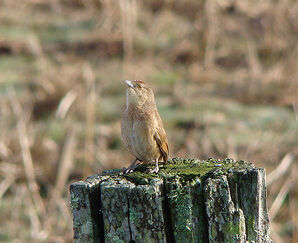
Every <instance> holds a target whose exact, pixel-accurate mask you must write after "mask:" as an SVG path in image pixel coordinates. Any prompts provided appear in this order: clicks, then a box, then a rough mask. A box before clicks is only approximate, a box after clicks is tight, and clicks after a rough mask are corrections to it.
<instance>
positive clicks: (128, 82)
mask: <svg viewBox="0 0 298 243" xmlns="http://www.w3.org/2000/svg"><path fill="white" fill-rule="evenodd" d="M125 83H126V84H127V85H128V86H129V87H131V88H133V87H134V86H133V83H132V82H131V81H130V80H125Z"/></svg>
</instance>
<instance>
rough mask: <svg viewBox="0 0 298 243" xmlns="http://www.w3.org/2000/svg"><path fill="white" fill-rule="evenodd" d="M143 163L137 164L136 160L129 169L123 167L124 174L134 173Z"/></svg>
mask: <svg viewBox="0 0 298 243" xmlns="http://www.w3.org/2000/svg"><path fill="white" fill-rule="evenodd" d="M140 164H141V163H137V162H136V160H135V161H134V162H132V164H131V165H130V166H128V167H127V168H125V167H123V168H122V172H123V173H124V174H129V173H132V172H134V170H135V169H136V168H137V167H138V166H139V165H140Z"/></svg>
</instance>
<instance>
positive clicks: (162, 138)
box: [154, 111, 169, 162]
mask: <svg viewBox="0 0 298 243" xmlns="http://www.w3.org/2000/svg"><path fill="white" fill-rule="evenodd" d="M155 117H156V119H157V122H158V126H157V129H156V132H155V134H154V139H155V141H156V143H157V145H158V148H159V150H160V153H161V155H162V157H163V159H164V162H167V161H168V157H169V146H168V140H167V135H166V132H165V130H164V128H163V124H162V120H161V118H160V116H159V114H158V111H156V112H155Z"/></svg>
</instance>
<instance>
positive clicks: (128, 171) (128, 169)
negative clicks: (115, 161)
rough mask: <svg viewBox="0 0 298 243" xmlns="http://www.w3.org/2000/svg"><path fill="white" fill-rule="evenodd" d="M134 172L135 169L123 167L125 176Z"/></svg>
mask: <svg viewBox="0 0 298 243" xmlns="http://www.w3.org/2000/svg"><path fill="white" fill-rule="evenodd" d="M132 172H133V169H131V168H129V167H127V168H126V167H123V168H122V173H123V174H129V173H132Z"/></svg>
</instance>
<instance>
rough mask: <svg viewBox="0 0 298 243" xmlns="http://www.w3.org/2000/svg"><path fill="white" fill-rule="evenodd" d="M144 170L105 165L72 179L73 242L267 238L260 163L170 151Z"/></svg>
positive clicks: (241, 240)
mask: <svg viewBox="0 0 298 243" xmlns="http://www.w3.org/2000/svg"><path fill="white" fill-rule="evenodd" d="M160 167H161V169H160V172H159V173H158V174H157V175H156V174H152V173H147V172H146V171H147V170H148V169H149V168H150V166H147V165H143V166H140V167H139V168H138V169H137V171H136V172H134V173H131V174H126V175H125V174H123V173H122V172H121V170H110V171H105V172H103V173H102V174H101V175H96V176H92V177H89V178H87V180H86V181H79V182H75V183H73V184H71V186H70V195H71V198H70V202H71V210H72V213H73V229H74V240H75V241H76V242H119V243H120V242H168V243H170V242H175V243H178V242H271V239H270V237H269V220H268V213H267V206H266V184H265V170H264V169H262V168H255V167H254V166H253V165H252V164H250V163H248V162H245V161H233V160H231V159H225V160H221V161H220V160H214V159H208V160H206V161H199V160H196V159H182V158H174V159H171V160H169V162H168V163H167V164H166V165H161V166H160Z"/></svg>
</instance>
